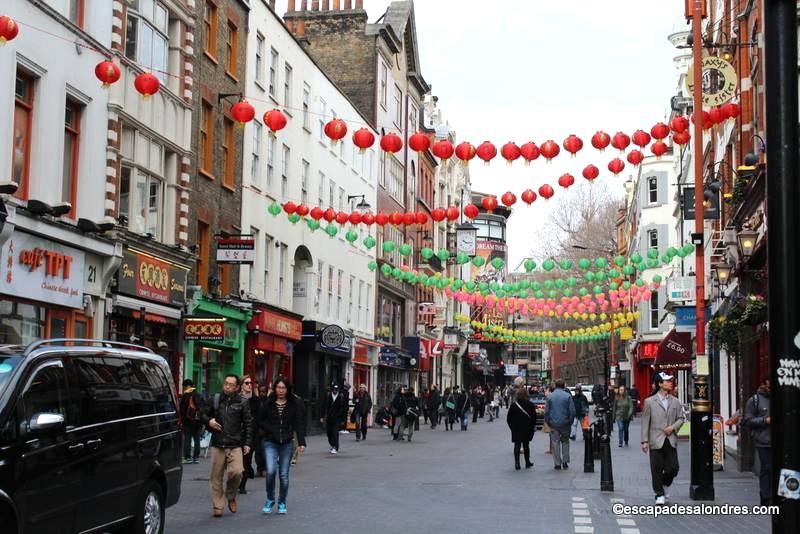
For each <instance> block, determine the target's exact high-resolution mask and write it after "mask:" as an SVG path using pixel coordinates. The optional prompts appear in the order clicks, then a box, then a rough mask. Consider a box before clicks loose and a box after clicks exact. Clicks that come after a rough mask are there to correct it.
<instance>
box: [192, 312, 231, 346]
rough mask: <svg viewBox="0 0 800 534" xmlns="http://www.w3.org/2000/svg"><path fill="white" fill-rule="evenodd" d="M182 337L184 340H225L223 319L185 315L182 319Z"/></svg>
mask: <svg viewBox="0 0 800 534" xmlns="http://www.w3.org/2000/svg"><path fill="white" fill-rule="evenodd" d="M183 339H184V340H186V341H216V342H220V341H225V319H224V318H218V319H217V318H207V317H186V318H185V319H184V320H183Z"/></svg>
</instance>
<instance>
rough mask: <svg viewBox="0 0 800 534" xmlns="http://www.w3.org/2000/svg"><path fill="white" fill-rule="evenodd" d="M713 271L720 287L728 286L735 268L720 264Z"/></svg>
mask: <svg viewBox="0 0 800 534" xmlns="http://www.w3.org/2000/svg"><path fill="white" fill-rule="evenodd" d="M713 270H714V275H715V278H716V279H717V282H719V283H720V285H727V284H728V281H729V280H730V279H731V271H733V266H732V265H728V264H727V263H720V264H719V265H717V266H716V267H714V269H713Z"/></svg>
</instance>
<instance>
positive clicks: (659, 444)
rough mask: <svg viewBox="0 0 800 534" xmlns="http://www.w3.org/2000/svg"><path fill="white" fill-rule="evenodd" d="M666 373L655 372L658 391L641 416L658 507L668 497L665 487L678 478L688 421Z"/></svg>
mask: <svg viewBox="0 0 800 534" xmlns="http://www.w3.org/2000/svg"><path fill="white" fill-rule="evenodd" d="M673 378H674V377H672V376H671V375H669V374H667V373H665V372H663V371H662V372H659V373H656V376H655V384H656V386H657V388H658V389H657V390H656V391H655V393H653V395H651V396H649V397H647V399H645V401H644V412H643V413H642V451H643V452H644V453H645V454H647V453H649V454H650V474H651V475H652V477H653V491H654V492H655V494H656V504H664V503H665V502H666V499H668V498H669V496H668V495H667V494H666V491H665V488H668V487H669V486H670V485H672V481H673V479H674V478H675V477H676V476H677V475H678V469H679V467H680V466H679V465H678V450H677V446H678V438H677V434H678V430H680V428H681V426H682V425H683V423H684V421H685V417H684V414H683V407H682V406H681V403H680V401H678V399H676V398H675V397H673V396H672V389H673V387H674V382H673Z"/></svg>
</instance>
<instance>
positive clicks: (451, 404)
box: [443, 387, 458, 431]
mask: <svg viewBox="0 0 800 534" xmlns="http://www.w3.org/2000/svg"><path fill="white" fill-rule="evenodd" d="M455 390H456V388H455V387H454V388H453V389H452V390H451V389H450V388H446V389H445V390H444V401H443V402H444V429H445V431H449V430H453V425H454V424H455V422H456V401H457V400H458V399H457V397H458V396H457V395H456V394H455V393H453V391H455Z"/></svg>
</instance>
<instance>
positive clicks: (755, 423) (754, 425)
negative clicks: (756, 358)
mask: <svg viewBox="0 0 800 534" xmlns="http://www.w3.org/2000/svg"><path fill="white" fill-rule="evenodd" d="M743 419H744V420H743V424H744V428H746V429H747V430H748V431H749V432H750V439H752V440H753V446H754V447H755V448H756V453H757V454H758V463H759V471H758V482H759V493H760V494H761V504H762V505H763V506H769V505H770V504H772V495H773V493H774V492H775V489H774V488H773V483H772V441H771V438H770V425H771V424H772V418H771V416H770V411H769V378H765V379H764V380H762V381H761V384H760V385H759V386H758V390H757V391H756V394H755V395H753V396H752V397H750V398H749V399H748V400H747V403H746V404H745V405H744V418H743Z"/></svg>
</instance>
